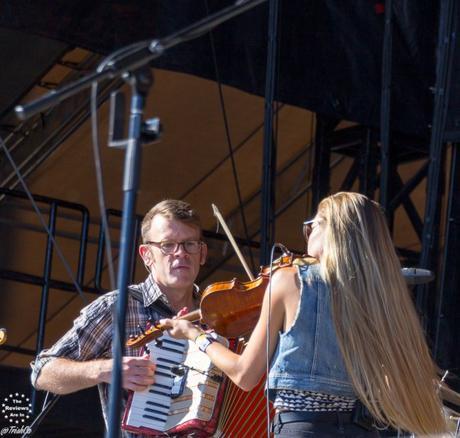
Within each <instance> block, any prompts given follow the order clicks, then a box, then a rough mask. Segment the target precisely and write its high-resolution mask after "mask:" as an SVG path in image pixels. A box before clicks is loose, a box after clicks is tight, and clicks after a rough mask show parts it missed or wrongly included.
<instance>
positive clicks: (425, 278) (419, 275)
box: [401, 268, 434, 285]
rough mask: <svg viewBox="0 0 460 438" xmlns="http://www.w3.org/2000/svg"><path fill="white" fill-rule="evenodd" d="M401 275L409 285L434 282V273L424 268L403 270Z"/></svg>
mask: <svg viewBox="0 0 460 438" xmlns="http://www.w3.org/2000/svg"><path fill="white" fill-rule="evenodd" d="M401 274H402V275H403V277H404V279H405V280H406V283H407V284H410V285H415V284H425V283H429V282H430V281H433V280H434V273H433V271H430V270H429V269H422V268H401Z"/></svg>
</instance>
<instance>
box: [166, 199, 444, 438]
mask: <svg viewBox="0 0 460 438" xmlns="http://www.w3.org/2000/svg"><path fill="white" fill-rule="evenodd" d="M304 232H305V237H306V239H307V242H308V254H309V255H310V256H312V257H315V258H316V259H317V260H318V261H319V263H318V264H308V265H305V266H297V267H291V268H285V269H281V270H279V271H277V272H275V274H274V275H273V278H272V281H271V294H270V295H271V297H270V299H269V294H268V293H266V296H265V298H264V302H263V306H262V311H261V316H260V319H259V321H258V323H257V325H256V327H255V329H254V331H253V333H252V336H251V338H250V340H249V342H248V345H247V347H246V349H245V350H244V351H243V353H242V354H241V355H237V354H235V353H233V352H231V351H230V350H228V349H227V348H225V347H224V346H223V345H221V344H220V343H217V342H213V340H214V339H213V337H212V336H210V335H209V334H206V333H205V332H203V330H202V329H201V328H199V327H197V326H194V325H193V324H191V323H189V322H186V321H182V320H164V321H163V322H164V323H165V324H166V325H167V326H168V327H170V328H171V329H170V333H171V334H172V335H173V336H177V337H183V338H188V339H190V340H194V341H195V342H196V343H197V344H198V346H199V347H200V348H201V349H202V350H203V351H205V352H206V353H207V354H208V355H209V357H210V358H211V360H212V361H213V362H214V364H215V365H216V366H218V367H219V368H220V369H222V370H223V371H224V372H225V373H226V374H227V375H228V376H229V377H230V379H232V380H233V381H234V382H235V383H236V384H237V385H239V386H240V387H241V388H243V389H246V390H249V389H251V388H252V387H254V386H255V385H256V384H257V383H258V382H259V380H260V378H261V377H262V376H263V374H264V371H265V360H266V342H267V319H268V317H269V315H270V324H269V327H270V329H269V331H270V333H269V336H268V342H269V345H268V353H269V357H270V359H271V368H270V373H269V378H268V387H269V396H270V398H271V399H272V401H273V402H274V405H275V408H276V412H277V415H276V416H275V420H274V423H273V426H272V431H273V432H274V434H275V436H277V437H288V436H291V437H294V436H295V437H302V436H308V437H310V436H321V437H326V436H348V437H368V436H369V437H370V436H379V434H380V432H379V431H380V430H381V429H382V427H385V426H390V427H393V428H395V429H401V430H404V431H407V432H411V433H415V434H420V435H429V436H433V435H438V434H439V435H440V434H443V433H444V432H446V428H447V426H446V423H445V420H444V417H443V414H442V404H441V401H440V399H439V397H438V393H437V388H438V382H439V380H438V377H437V374H436V367H435V365H434V363H433V361H432V359H431V357H430V353H429V350H428V347H427V345H426V342H425V338H424V335H423V332H422V330H421V327H420V324H419V320H418V317H417V314H416V312H415V309H414V306H413V303H412V301H411V297H410V296H409V293H408V290H407V287H406V285H405V281H404V279H403V277H402V275H401V272H400V264H399V261H398V258H397V256H396V253H395V250H394V247H393V244H392V241H391V237H390V234H389V232H388V228H387V225H386V221H385V217H384V215H383V214H382V211H381V209H380V207H379V205H378V204H377V203H376V202H374V201H372V200H370V199H368V198H367V197H366V196H364V195H361V194H358V193H348V192H342V193H337V194H335V195H332V196H329V197H328V198H325V199H324V200H323V201H322V202H321V203H320V205H319V208H318V213H317V215H316V216H315V218H314V219H313V220H312V221H306V222H305V224H304ZM267 290H268V289H267ZM269 310H270V312H269ZM358 401H359V403H358ZM360 403H362V404H363V405H364V406H366V407H367V409H368V410H369V412H370V413H371V415H372V417H373V420H372V421H370V422H369V423H367V424H365V425H364V426H366V427H363V425H362V423H361V422H360V420H362V418H361V419H360V418H358V417H359V413H357V408H358V407H359V404H360ZM377 425H378V427H377Z"/></svg>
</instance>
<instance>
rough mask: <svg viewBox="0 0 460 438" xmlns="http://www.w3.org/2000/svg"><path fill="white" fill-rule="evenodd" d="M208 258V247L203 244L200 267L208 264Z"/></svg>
mask: <svg viewBox="0 0 460 438" xmlns="http://www.w3.org/2000/svg"><path fill="white" fill-rule="evenodd" d="M207 256H208V245H206V243H204V242H203V244H202V245H201V249H200V265H201V266H203V265H204V264H205V263H206V257H207Z"/></svg>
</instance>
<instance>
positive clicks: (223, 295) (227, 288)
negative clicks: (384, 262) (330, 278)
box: [126, 253, 317, 348]
mask: <svg viewBox="0 0 460 438" xmlns="http://www.w3.org/2000/svg"><path fill="white" fill-rule="evenodd" d="M316 262H317V261H316V259H314V258H312V257H299V256H295V255H294V254H293V253H285V254H283V255H282V256H281V257H280V258H279V259H277V260H276V261H275V262H274V263H273V265H272V266H265V267H262V268H261V269H260V272H259V275H258V276H257V278H254V279H253V280H250V281H239V280H237V279H236V278H234V279H233V280H230V281H220V282H216V283H212V284H210V285H209V286H208V287H207V288H206V289H205V290H204V292H203V294H202V296H201V300H200V308H199V309H198V310H194V311H193V312H190V313H187V314H185V315H182V316H180V317H178V319H184V320H187V321H191V322H196V321H199V322H200V323H201V324H205V325H207V326H208V327H209V328H211V329H214V330H215V331H216V332H217V333H218V334H219V335H221V336H224V337H226V338H238V337H240V336H245V335H247V334H249V333H251V332H252V330H253V329H254V327H255V325H256V323H257V321H258V319H259V316H260V310H261V307H262V301H263V297H264V294H265V289H266V288H267V285H268V281H269V279H270V271H271V272H274V271H276V270H277V269H282V268H287V267H290V266H293V265H301V264H312V263H316ZM165 329H166V327H164V326H162V324H160V323H155V324H153V325H152V326H151V327H149V328H148V329H147V330H146V331H144V332H143V333H142V334H140V335H139V336H134V337H131V338H130V339H128V341H127V342H126V346H128V347H134V348H136V347H141V346H143V345H145V344H147V343H148V342H151V341H153V340H155V339H157V338H159V337H160V336H161V335H162V334H163V331H164V330H165Z"/></svg>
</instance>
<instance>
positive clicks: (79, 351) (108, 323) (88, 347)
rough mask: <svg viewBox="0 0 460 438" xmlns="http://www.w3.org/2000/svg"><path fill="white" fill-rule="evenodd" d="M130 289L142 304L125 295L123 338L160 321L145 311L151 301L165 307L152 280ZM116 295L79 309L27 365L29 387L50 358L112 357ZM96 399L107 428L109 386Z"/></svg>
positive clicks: (133, 352) (129, 351) (132, 351)
mask: <svg viewBox="0 0 460 438" xmlns="http://www.w3.org/2000/svg"><path fill="white" fill-rule="evenodd" d="M194 287H195V290H194V296H195V298H198V297H199V292H198V287H197V286H196V285H195V286H194ZM130 288H131V289H137V290H139V291H141V292H142V295H143V298H144V303H143V304H142V303H141V302H140V301H138V300H136V299H135V298H133V296H132V295H131V294H128V305H127V308H126V325H125V327H126V332H125V336H126V338H127V339H128V337H129V336H130V335H131V334H132V335H137V334H138V332H139V329H138V327H139V326H140V327H145V326H146V324H147V321H148V319H149V318H150V317H152V318H153V319H154V320H157V319H160V318H162V317H164V316H163V315H160V314H159V313H158V312H157V311H156V310H155V309H149V308H148V307H149V306H150V305H151V304H153V303H154V302H155V301H157V300H159V301H161V302H163V303H164V304H166V305H167V306H168V307H169V303H168V300H167V298H166V296H165V295H164V294H163V293H162V292H161V290H160V288H159V286H158V285H157V284H156V283H155V281H154V280H153V278H152V276H149V277H147V279H146V280H145V281H144V282H143V283H139V284H136V285H132V286H130ZM117 295H118V291H112V292H108V293H106V294H104V295H102V296H100V297H99V298H97V299H96V300H94V301H93V302H92V303H91V304H89V305H88V306H86V307H85V308H83V309H82V310H81V312H80V315H79V316H78V318H77V319H75V321H74V323H73V327H72V328H71V329H70V330H69V331H68V332H67V333H66V334H65V335H64V336H63V337H62V338H61V339H59V340H58V341H57V342H56V343H55V344H54V345H53V346H52V347H51V348H49V349H47V350H43V351H42V352H41V353H40V354H39V355H38V356H37V357H36V359H35V361H34V362H32V363H31V367H32V376H31V380H32V385H35V382H36V380H37V378H38V375H39V374H40V371H41V369H42V368H43V366H44V365H45V364H47V363H48V362H50V361H52V360H53V359H54V358H57V357H63V358H67V359H72V360H76V361H89V360H94V359H103V358H111V357H112V337H113V327H112V325H113V323H112V309H114V308H115V306H114V305H115V302H116V298H117ZM124 355H125V356H139V355H140V349H139V348H125V353H124ZM98 387H99V395H100V398H101V405H102V412H103V415H104V420H105V423H106V425H107V413H108V396H109V385H108V384H106V383H101V384H99V385H98ZM127 396H128V392H127V391H124V396H123V401H122V405H123V411H122V412H124V406H125V403H126V400H127ZM133 436H136V437H139V435H136V434H132V433H129V432H126V431H124V433H123V437H133Z"/></svg>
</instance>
